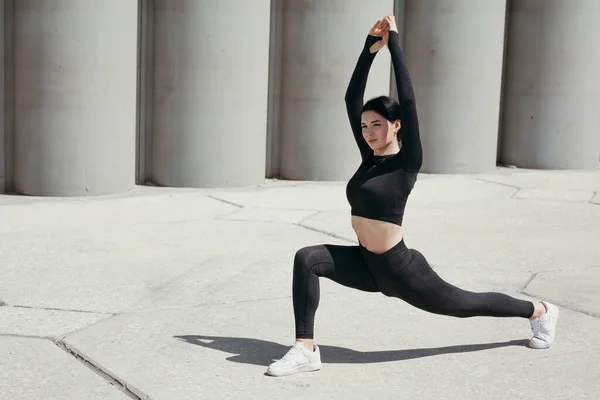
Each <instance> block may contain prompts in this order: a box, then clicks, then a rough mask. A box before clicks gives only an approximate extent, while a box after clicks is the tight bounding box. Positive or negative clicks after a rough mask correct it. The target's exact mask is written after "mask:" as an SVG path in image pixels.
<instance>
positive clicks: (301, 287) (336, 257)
mask: <svg viewBox="0 0 600 400" xmlns="http://www.w3.org/2000/svg"><path fill="white" fill-rule="evenodd" d="M321 277H323V278H327V279H331V280H332V281H334V282H337V283H339V284H340V285H343V286H346V287H350V288H353V289H357V290H361V291H365V292H379V288H378V287H377V285H376V284H375V282H374V280H373V277H372V276H371V273H370V272H369V269H368V267H367V265H366V263H365V262H364V260H363V257H362V254H361V251H360V248H359V246H338V245H316V246H309V247H304V248H302V249H300V250H298V251H297V252H296V256H295V257H294V272H293V282H292V298H293V305H294V317H295V321H296V343H295V344H294V346H293V347H292V348H291V349H290V351H288V353H287V354H286V355H285V356H284V357H283V358H282V359H281V360H279V361H277V362H275V363H273V364H271V365H270V366H269V368H268V370H267V374H269V375H275V376H282V375H290V374H294V373H297V372H307V371H315V370H317V369H320V367H321V359H320V353H319V348H318V346H315V345H314V343H313V339H314V324H315V314H316V312H317V307H318V306H319V300H320V287H319V286H320V285H319V279H320V278H321Z"/></svg>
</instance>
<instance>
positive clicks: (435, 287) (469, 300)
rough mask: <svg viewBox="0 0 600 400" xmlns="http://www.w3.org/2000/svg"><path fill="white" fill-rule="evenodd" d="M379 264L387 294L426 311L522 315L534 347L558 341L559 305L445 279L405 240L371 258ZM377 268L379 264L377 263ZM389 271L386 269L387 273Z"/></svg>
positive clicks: (379, 277)
mask: <svg viewBox="0 0 600 400" xmlns="http://www.w3.org/2000/svg"><path fill="white" fill-rule="evenodd" d="M368 258H370V259H371V264H375V263H376V264H379V265H380V268H372V270H376V271H377V270H379V271H381V272H380V273H378V274H376V276H375V278H376V281H377V284H378V285H379V286H380V287H381V288H382V292H383V293H384V294H385V295H387V296H392V297H397V298H400V299H402V300H404V301H406V302H407V303H409V304H411V305H413V306H415V307H417V308H420V309H422V310H424V311H427V312H431V313H435V314H441V315H448V316H454V317H459V318H466V317H482V316H486V317H520V318H527V319H530V323H531V328H532V330H533V333H534V336H533V338H532V339H531V341H530V346H531V347H535V348H547V347H549V346H550V344H551V343H552V342H553V340H554V336H555V331H556V321H557V319H558V308H557V307H556V306H554V305H552V304H550V303H547V302H543V303H539V304H537V305H536V304H534V303H532V302H531V301H526V300H520V299H517V298H514V297H512V296H509V295H506V294H503V293H497V292H479V293H478V292H471V291H467V290H463V289H460V288H458V287H456V286H454V285H452V284H450V283H448V282H446V281H444V280H443V279H442V278H441V277H440V276H439V275H438V274H437V273H436V272H435V271H434V270H433V269H432V268H431V266H430V265H429V263H428V262H427V260H426V259H425V257H424V256H423V255H422V254H421V253H420V252H419V251H417V250H414V249H408V248H406V247H405V246H404V244H403V243H401V244H399V246H397V248H396V249H395V251H394V252H390V253H389V254H386V255H385V257H383V258H382V257H380V256H376V255H373V256H371V257H368ZM373 267H376V266H375V265H373ZM383 271H385V272H383Z"/></svg>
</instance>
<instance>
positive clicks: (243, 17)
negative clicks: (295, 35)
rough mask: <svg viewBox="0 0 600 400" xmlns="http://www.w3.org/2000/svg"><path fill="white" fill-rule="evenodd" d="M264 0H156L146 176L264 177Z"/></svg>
mask: <svg viewBox="0 0 600 400" xmlns="http://www.w3.org/2000/svg"><path fill="white" fill-rule="evenodd" d="M270 9H271V5H270V0H253V1H238V0H156V1H155V10H154V15H155V19H154V60H155V61H154V76H155V78H154V89H153V114H154V119H153V165H152V176H153V180H154V182H156V183H157V184H159V185H165V186H185V187H211V186H212V187H215V186H237V185H250V184H258V183H262V182H264V178H265V151H266V150H265V148H266V129H267V93H268V77H269V26H270V21H269V18H270Z"/></svg>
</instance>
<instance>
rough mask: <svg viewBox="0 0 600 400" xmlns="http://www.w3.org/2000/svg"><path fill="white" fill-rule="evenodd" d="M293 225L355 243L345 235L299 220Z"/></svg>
mask: <svg viewBox="0 0 600 400" xmlns="http://www.w3.org/2000/svg"><path fill="white" fill-rule="evenodd" d="M294 225H296V226H299V227H301V228H304V229H307V230H309V231H313V232H318V233H322V234H323V235H327V236H331V237H334V238H336V239H340V240H343V241H345V242H348V243H352V244H356V240H353V239H349V238H347V237H344V236H341V235H338V234H335V233H332V232H327V231H324V230H322V229H317V228H313V227H311V226H308V225H304V224H302V223H300V222H296V223H294Z"/></svg>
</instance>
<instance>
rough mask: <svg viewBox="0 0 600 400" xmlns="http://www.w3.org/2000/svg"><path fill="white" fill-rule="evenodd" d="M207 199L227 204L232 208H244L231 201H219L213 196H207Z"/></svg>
mask: <svg viewBox="0 0 600 400" xmlns="http://www.w3.org/2000/svg"><path fill="white" fill-rule="evenodd" d="M208 198H210V199H213V200H216V201H220V202H221V203H225V204H229V205H230V206H234V207H238V208H244V206H243V205H241V204H238V203H234V202H233V201H229V200H224V199H220V198H218V197H216V196H215V195H213V194H209V195H208Z"/></svg>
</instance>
